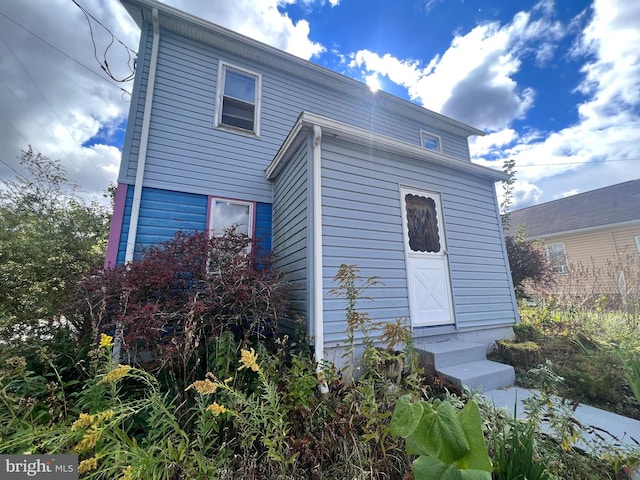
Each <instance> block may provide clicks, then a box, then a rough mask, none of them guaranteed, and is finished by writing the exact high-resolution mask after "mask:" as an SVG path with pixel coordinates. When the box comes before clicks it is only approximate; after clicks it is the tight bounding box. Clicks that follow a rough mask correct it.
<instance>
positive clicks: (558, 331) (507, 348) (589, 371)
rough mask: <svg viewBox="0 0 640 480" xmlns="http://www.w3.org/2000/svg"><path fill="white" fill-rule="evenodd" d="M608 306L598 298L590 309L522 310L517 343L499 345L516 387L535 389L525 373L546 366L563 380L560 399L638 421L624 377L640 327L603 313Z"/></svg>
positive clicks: (550, 306)
mask: <svg viewBox="0 0 640 480" xmlns="http://www.w3.org/2000/svg"><path fill="white" fill-rule="evenodd" d="M606 303H607V300H606V298H604V297H601V298H600V299H599V301H597V302H596V304H595V305H593V307H589V306H588V305H587V306H585V305H582V306H580V305H571V304H568V305H567V304H564V303H558V302H554V301H552V300H551V299H548V300H547V302H546V303H545V304H544V305H536V306H530V305H527V304H523V305H521V306H520V317H521V323H520V324H518V325H516V326H515V328H514V332H515V334H516V339H515V342H511V343H510V342H504V341H503V342H500V343H501V345H502V347H501V349H502V350H503V352H505V353H504V354H503V355H502V359H503V360H504V361H506V362H508V363H511V364H513V365H514V366H515V367H516V373H517V379H518V383H519V384H520V385H522V386H526V387H537V386H538V383H537V381H536V380H535V379H534V378H532V377H531V376H530V374H529V369H530V368H532V367H533V366H535V365H536V364H537V363H538V362H542V363H544V362H545V361H549V362H551V364H552V365H553V370H554V372H555V373H556V374H557V375H559V376H560V377H562V379H563V380H562V382H560V383H559V384H558V393H559V394H560V395H562V396H564V397H566V398H569V399H571V400H573V401H577V402H583V403H587V404H590V405H593V406H596V407H599V408H603V409H605V410H609V411H613V412H615V413H619V414H621V415H625V416H628V417H632V418H636V419H640V403H639V402H638V400H637V399H636V398H635V397H634V392H633V389H632V383H630V382H629V379H628V378H627V375H626V374H625V371H626V370H628V368H627V369H625V367H629V366H630V365H631V364H632V362H633V361H634V359H636V358H637V352H638V351H639V350H640V335H639V334H640V330H639V328H640V327H639V324H638V321H637V318H636V317H634V316H629V314H628V312H625V311H620V310H611V309H607V308H604V306H605V305H606ZM632 373H633V372H632V371H630V370H629V374H632Z"/></svg>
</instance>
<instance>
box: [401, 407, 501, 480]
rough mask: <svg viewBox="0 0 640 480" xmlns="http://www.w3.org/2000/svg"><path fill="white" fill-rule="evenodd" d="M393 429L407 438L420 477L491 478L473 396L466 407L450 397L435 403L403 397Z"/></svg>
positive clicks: (480, 421) (414, 470)
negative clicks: (459, 407)
mask: <svg viewBox="0 0 640 480" xmlns="http://www.w3.org/2000/svg"><path fill="white" fill-rule="evenodd" d="M390 427H391V432H392V433H393V434H394V435H398V436H401V437H402V438H405V439H406V442H407V453H409V454H413V455H419V456H418V458H416V459H415V460H414V462H413V475H414V478H415V479H416V480H423V479H424V480H427V479H428V480H432V479H433V480H438V479H443V480H445V479H452V480H454V479H473V480H475V479H477V480H481V479H487V480H490V479H491V471H492V466H491V461H490V459H489V455H488V453H487V446H486V444H485V439H484V435H483V432H482V420H481V417H480V410H479V409H478V405H477V403H476V402H475V401H474V400H469V401H468V402H467V404H466V405H465V406H464V408H463V409H462V410H456V408H455V407H454V406H453V405H452V404H451V403H449V402H447V401H442V402H441V401H438V400H436V401H434V402H432V403H429V402H426V401H424V400H421V401H419V402H416V403H412V402H411V397H410V396H409V395H405V396H403V397H401V398H400V399H399V400H398V402H397V404H396V407H395V409H394V411H393V417H392V419H391V425H390Z"/></svg>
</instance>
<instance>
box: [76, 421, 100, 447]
mask: <svg viewBox="0 0 640 480" xmlns="http://www.w3.org/2000/svg"><path fill="white" fill-rule="evenodd" d="M99 438H100V432H99V431H98V429H97V428H96V427H95V426H94V427H91V428H90V429H89V430H87V432H86V433H85V434H84V437H82V438H81V439H80V441H79V442H78V444H77V445H76V446H75V447H73V451H74V452H75V453H83V452H86V451H89V450H91V449H92V448H93V447H95V446H96V443H98V439H99Z"/></svg>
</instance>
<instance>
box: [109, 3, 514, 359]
mask: <svg viewBox="0 0 640 480" xmlns="http://www.w3.org/2000/svg"><path fill="white" fill-rule="evenodd" d="M121 2H122V4H123V5H124V6H125V8H126V9H127V11H128V12H129V14H130V15H131V16H132V18H133V19H134V20H135V21H136V23H137V24H138V25H139V26H140V28H141V30H142V36H141V41H140V51H139V58H138V71H137V75H136V79H135V84H134V88H133V97H132V101H131V110H130V114H129V123H128V126H127V132H126V137H125V143H124V147H123V155H122V164H121V167H120V175H119V177H118V189H117V193H116V201H115V210H114V216H113V218H114V220H113V225H112V230H111V236H110V241H109V248H108V253H107V264H112V265H113V264H122V263H124V262H127V261H130V260H132V259H133V258H134V257H135V255H136V254H137V253H138V252H139V251H140V248H143V247H144V246H148V245H150V244H154V243H158V242H161V241H165V240H169V239H170V238H172V237H173V235H174V233H175V232H176V231H177V230H187V231H188V230H193V231H195V230H199V231H203V230H205V229H207V230H209V231H212V232H213V233H214V234H215V233H217V232H221V231H223V230H224V228H225V227H228V226H230V225H232V224H239V225H240V226H241V228H243V229H244V231H245V232H246V233H247V234H249V235H251V236H253V237H255V238H256V239H258V240H259V241H260V242H261V244H262V246H263V247H265V248H267V249H273V250H274V251H275V252H276V253H277V267H278V268H280V269H282V270H283V271H284V272H286V276H287V279H288V280H289V281H290V282H291V284H292V285H295V286H297V290H296V291H295V294H296V298H295V307H296V309H297V310H298V311H299V313H300V314H301V315H302V316H303V317H304V318H305V319H306V320H307V322H308V333H309V335H310V337H311V338H312V339H313V341H314V342H315V346H316V356H317V357H318V359H320V358H323V357H324V356H325V354H326V355H328V358H331V359H334V358H335V357H336V352H338V351H339V348H340V345H341V344H342V343H343V342H344V339H345V328H346V322H345V305H346V304H345V301H344V299H341V298H337V297H334V296H330V295H329V294H328V292H329V290H330V289H331V288H333V287H334V286H335V285H334V283H333V280H332V279H333V277H334V275H335V274H336V272H337V270H338V268H339V266H340V265H341V264H355V265H357V267H358V268H359V269H360V270H361V275H362V276H363V277H369V276H377V277H378V278H379V280H380V281H381V282H382V283H383V285H380V286H377V287H374V288H372V289H371V290H369V291H368V292H367V294H368V296H369V297H371V300H372V301H367V300H363V301H361V302H360V303H359V305H358V307H359V308H361V309H362V310H365V311H367V312H368V313H369V314H370V316H371V317H372V319H373V320H374V321H377V322H379V321H391V320H394V319H396V318H398V317H405V318H407V319H410V325H411V327H412V329H413V333H414V336H415V339H416V344H417V345H418V346H421V345H423V344H426V343H430V342H434V341H441V340H447V339H452V338H468V339H475V340H479V341H480V342H482V343H483V345H485V346H486V345H488V344H490V343H491V342H493V341H494V340H495V339H498V338H502V337H504V336H505V335H509V334H510V332H511V327H512V325H513V324H514V323H515V322H516V321H517V319H518V317H517V306H516V303H515V298H514V294H513V288H512V284H511V277H510V274H509V267H508V262H507V259H506V252H505V246H504V238H503V234H502V228H501V221H500V215H499V211H498V208H497V202H496V191H495V183H496V182H497V181H500V180H504V179H506V176H505V175H504V174H503V173H502V172H501V171H497V170H493V169H489V168H486V167H482V166H479V165H475V164H473V163H471V161H470V155H469V147H468V137H469V136H471V135H482V134H483V133H482V132H481V131H479V130H476V129H474V128H471V127H469V126H466V125H464V124H462V123H460V122H457V121H455V120H452V119H450V118H447V117H445V116H443V115H439V114H437V113H434V112H431V111H429V110H426V109H424V108H422V107H419V106H417V105H414V104H412V103H410V102H407V101H404V100H401V99H399V98H396V97H394V96H392V95H389V94H387V93H384V92H376V93H373V92H371V91H370V90H369V88H368V87H367V86H366V85H364V84H362V83H360V82H357V81H355V80H353V79H350V78H347V77H345V76H342V75H339V74H337V73H335V72H332V71H330V70H327V69H325V68H322V67H320V66H318V65H314V64H312V63H310V62H307V61H305V60H301V59H299V58H297V57H294V56H292V55H289V54H287V53H284V52H282V51H280V50H278V49H275V48H272V47H270V46H267V45H264V44H262V43H259V42H257V41H254V40H252V39H249V38H246V37H244V36H241V35H239V34H237V33H234V32H231V31H229V30H226V29H224V28H221V27H219V26H217V25H213V24H211V23H208V22H205V21H204V20H201V19H199V18H196V17H193V16H191V15H188V14H186V13H183V12H181V11H179V10H176V9H174V8H171V7H168V6H166V5H164V4H161V3H157V2H155V1H152V0H121ZM285 327H287V325H285Z"/></svg>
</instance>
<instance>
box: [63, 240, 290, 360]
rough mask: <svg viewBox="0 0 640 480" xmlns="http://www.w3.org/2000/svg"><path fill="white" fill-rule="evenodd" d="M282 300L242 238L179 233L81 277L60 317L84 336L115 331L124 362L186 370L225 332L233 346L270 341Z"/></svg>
mask: <svg viewBox="0 0 640 480" xmlns="http://www.w3.org/2000/svg"><path fill="white" fill-rule="evenodd" d="M286 297H287V288H286V285H285V283H284V282H283V281H282V280H281V277H280V275H279V274H278V272H276V271H273V270H272V269H271V268H270V258H269V256H268V255H261V254H260V252H258V251H257V246H256V245H255V244H253V243H252V242H251V240H250V239H249V238H248V237H247V236H245V235H242V234H238V233H236V232H235V231H234V230H233V229H232V230H229V231H227V232H226V233H225V235H223V236H220V237H209V235H207V234H206V233H195V234H193V233H189V234H187V233H183V232H178V233H177V234H176V236H175V237H174V238H173V239H172V240H171V241H169V242H166V243H164V244H160V245H157V246H153V247H151V248H150V249H148V250H147V251H145V252H144V253H143V254H142V255H141V257H140V258H139V259H137V260H135V261H133V262H131V263H129V264H127V265H122V266H118V267H117V268H115V269H113V270H105V271H101V272H99V273H98V274H93V275H90V276H87V277H86V278H84V279H83V280H82V281H81V282H80V284H79V285H78V288H77V289H76V295H75V298H74V301H73V302H72V304H71V305H70V308H69V309H68V311H67V315H68V316H69V318H70V319H71V321H73V322H74V324H75V325H76V328H77V329H78V331H79V332H80V333H81V334H84V335H85V336H89V335H93V336H95V335H96V334H97V333H100V332H105V331H107V332H109V333H111V334H113V333H114V332H116V331H121V332H122V355H121V357H123V359H128V360H129V361H136V362H138V363H146V364H148V365H155V366H161V365H169V366H170V365H171V364H173V366H178V365H181V367H182V368H186V365H187V364H193V362H194V361H195V362H200V361H203V362H204V363H205V364H206V363H208V359H206V358H202V356H203V355H205V356H206V354H207V345H208V343H209V342H210V341H211V340H213V339H215V338H217V337H218V336H219V335H220V334H221V333H222V332H224V331H230V332H232V333H233V334H234V335H235V337H236V340H238V342H240V343H255V342H256V341H263V342H264V341H268V340H269V339H271V338H272V337H273V336H274V335H275V333H276V329H277V327H278V319H279V318H280V317H281V315H282V314H283V313H284V311H285V309H286ZM126 356H128V358H127V357H126ZM176 362H178V363H176Z"/></svg>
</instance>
